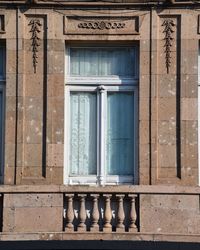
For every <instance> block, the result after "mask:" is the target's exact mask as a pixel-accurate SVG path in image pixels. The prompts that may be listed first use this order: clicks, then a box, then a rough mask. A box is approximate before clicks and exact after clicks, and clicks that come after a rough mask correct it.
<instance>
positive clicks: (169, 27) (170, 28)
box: [162, 19, 175, 74]
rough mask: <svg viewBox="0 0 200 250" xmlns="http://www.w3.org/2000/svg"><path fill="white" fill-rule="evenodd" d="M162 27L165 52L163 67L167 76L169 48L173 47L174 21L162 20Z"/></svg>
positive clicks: (169, 57)
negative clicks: (164, 66)
mask: <svg viewBox="0 0 200 250" xmlns="http://www.w3.org/2000/svg"><path fill="white" fill-rule="evenodd" d="M162 26H164V30H163V33H164V34H165V37H164V41H165V43H164V52H165V65H166V69H167V74H169V68H170V65H171V47H172V46H173V40H174V37H173V33H174V26H175V24H174V21H173V19H164V21H163V24H162Z"/></svg>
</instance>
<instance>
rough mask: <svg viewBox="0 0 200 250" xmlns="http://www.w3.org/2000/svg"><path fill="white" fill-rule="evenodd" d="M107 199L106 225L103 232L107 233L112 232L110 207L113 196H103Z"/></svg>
mask: <svg viewBox="0 0 200 250" xmlns="http://www.w3.org/2000/svg"><path fill="white" fill-rule="evenodd" d="M103 196H104V197H105V198H106V204H105V212H104V219H105V223H104V226H103V231H104V232H106V233H109V232H112V225H111V223H110V222H111V219H112V211H111V207H110V199H111V197H112V195H111V194H104V195H103Z"/></svg>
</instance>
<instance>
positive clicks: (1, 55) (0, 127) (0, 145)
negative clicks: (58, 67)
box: [0, 42, 6, 183]
mask: <svg viewBox="0 0 200 250" xmlns="http://www.w3.org/2000/svg"><path fill="white" fill-rule="evenodd" d="M5 65H6V57H5V44H4V42H0V183H3V167H4V99H5V78H6V77H5V75H6V70H5Z"/></svg>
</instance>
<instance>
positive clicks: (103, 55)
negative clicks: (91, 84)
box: [70, 47, 136, 77]
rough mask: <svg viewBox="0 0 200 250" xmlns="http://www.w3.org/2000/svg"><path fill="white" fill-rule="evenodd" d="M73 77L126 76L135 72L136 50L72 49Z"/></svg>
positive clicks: (71, 68) (71, 66)
mask: <svg viewBox="0 0 200 250" xmlns="http://www.w3.org/2000/svg"><path fill="white" fill-rule="evenodd" d="M70 60H71V61H70V75H71V76H126V77H133V76H135V75H136V72H135V49H134V48H128V47H126V48H71V49H70Z"/></svg>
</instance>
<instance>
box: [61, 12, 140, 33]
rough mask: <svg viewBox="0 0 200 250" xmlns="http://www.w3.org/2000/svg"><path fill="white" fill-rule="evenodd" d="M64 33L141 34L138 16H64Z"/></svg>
mask: <svg viewBox="0 0 200 250" xmlns="http://www.w3.org/2000/svg"><path fill="white" fill-rule="evenodd" d="M64 34H65V35H71V34H80V35H83V34H88V35H96V34H101V35H104V34H109V35H125V34H127V35H132V34H136V35H137V34H139V17H138V16H120V17H118V16H79V17H77V18H76V17H74V16H64Z"/></svg>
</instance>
